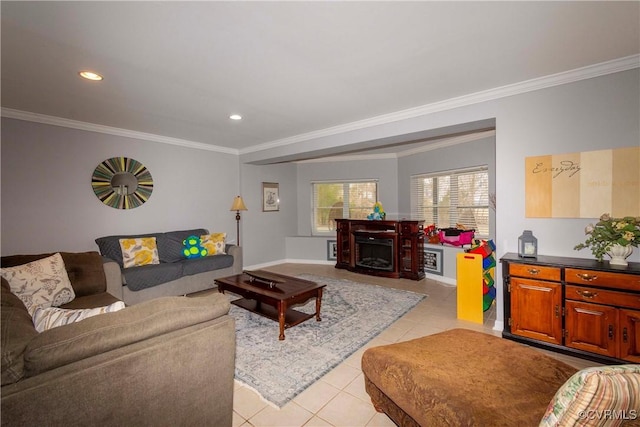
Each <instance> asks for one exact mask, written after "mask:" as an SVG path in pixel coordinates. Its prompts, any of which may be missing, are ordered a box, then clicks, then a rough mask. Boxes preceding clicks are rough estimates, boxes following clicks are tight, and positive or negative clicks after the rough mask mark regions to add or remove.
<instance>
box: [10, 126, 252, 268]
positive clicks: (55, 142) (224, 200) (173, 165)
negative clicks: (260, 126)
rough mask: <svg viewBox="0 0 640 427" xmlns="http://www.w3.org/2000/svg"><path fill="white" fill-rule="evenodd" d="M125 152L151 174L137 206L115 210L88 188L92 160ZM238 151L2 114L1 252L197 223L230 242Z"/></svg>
mask: <svg viewBox="0 0 640 427" xmlns="http://www.w3.org/2000/svg"><path fill="white" fill-rule="evenodd" d="M118 156H125V157H132V158H134V159H136V160H138V161H140V162H142V163H143V164H144V165H145V166H146V167H147V168H148V169H149V171H150V172H151V175H152V177H153V180H154V189H153V193H152V195H151V198H150V199H149V201H148V202H147V203H145V204H144V205H142V206H140V207H137V208H135V209H131V210H119V209H114V208H111V207H108V206H106V205H104V204H103V203H102V202H100V201H99V200H98V199H97V198H96V196H95V194H94V193H93V190H92V188H91V176H92V174H93V171H94V169H95V167H96V166H98V164H99V163H100V162H102V161H104V160H105V159H108V158H110V157H118ZM238 175H239V162H238V156H235V155H229V154H221V153H217V152H212V151H203V150H196V149H191V148H185V147H178V146H174V145H167V144H160V143H156V142H149V141H143V140H138V139H132V138H124V137H118V136H113V135H105V134H101V133H95V132H87V131H83V130H76V129H68V128H63V127H58V126H51V125H44V124H37V123H31V122H25V121H21V120H14V119H6V118H3V119H2V171H1V177H2V183H1V185H2V209H1V213H2V222H1V223H2V240H1V243H2V248H1V251H2V254H3V255H12V254H18V253H43V252H51V251H88V250H97V245H96V244H95V242H94V239H95V238H96V237H100V236H105V235H110V234H121V233H122V234H129V233H131V234H136V233H147V232H156V231H169V230H175V229H187V228H194V227H204V228H207V229H209V230H210V231H212V232H213V231H217V232H226V233H228V235H229V238H231V239H232V240H234V241H235V219H234V215H232V213H231V212H229V207H230V206H231V202H232V201H233V196H235V195H236V194H237V193H238V189H239V187H238V180H237V177H238Z"/></svg>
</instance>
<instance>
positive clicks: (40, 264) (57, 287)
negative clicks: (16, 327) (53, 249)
mask: <svg viewBox="0 0 640 427" xmlns="http://www.w3.org/2000/svg"><path fill="white" fill-rule="evenodd" d="M0 275H2V277H4V279H5V280H6V281H7V282H9V287H10V288H11V293H12V294H14V295H16V296H18V298H20V299H21V300H22V302H23V303H24V305H25V307H26V308H27V310H28V311H29V314H30V315H32V316H33V312H34V311H35V309H36V308H38V307H52V306H53V307H57V306H60V305H62V304H66V303H68V302H71V301H73V299H74V298H75V297H76V294H75V292H74V291H73V288H72V287H71V281H70V280H69V276H68V275H67V270H66V269H65V267H64V261H63V260H62V255H60V253H56V254H53V255H51V256H50V257H47V258H42V259H39V260H36V261H32V262H29V263H27V264H22V265H17V266H15V267H6V268H1V269H0Z"/></svg>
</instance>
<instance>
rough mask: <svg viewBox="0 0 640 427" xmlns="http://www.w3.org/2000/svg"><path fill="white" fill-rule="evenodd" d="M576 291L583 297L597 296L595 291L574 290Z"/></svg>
mask: <svg viewBox="0 0 640 427" xmlns="http://www.w3.org/2000/svg"><path fill="white" fill-rule="evenodd" d="M576 292H577V293H578V295H580V296H581V297H583V298H589V299H592V298H593V297H597V296H598V293H597V292H591V291H579V290H577V291H576Z"/></svg>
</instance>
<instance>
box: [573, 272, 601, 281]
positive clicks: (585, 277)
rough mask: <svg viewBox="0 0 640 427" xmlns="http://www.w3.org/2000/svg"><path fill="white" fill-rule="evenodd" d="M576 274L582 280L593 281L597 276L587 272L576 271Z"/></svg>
mask: <svg viewBox="0 0 640 427" xmlns="http://www.w3.org/2000/svg"><path fill="white" fill-rule="evenodd" d="M576 276H578V278H580V279H582V280H584V281H585V282H593V281H594V280H596V279H597V278H598V276H596V275H592V274H587V273H582V274H581V273H576Z"/></svg>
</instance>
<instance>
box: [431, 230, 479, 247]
mask: <svg viewBox="0 0 640 427" xmlns="http://www.w3.org/2000/svg"><path fill="white" fill-rule="evenodd" d="M474 234H475V230H473V229H472V230H458V229H457V228H441V229H440V232H439V236H440V242H441V243H448V244H449V245H453V246H464V245H470V244H472V243H473V236H474Z"/></svg>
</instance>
